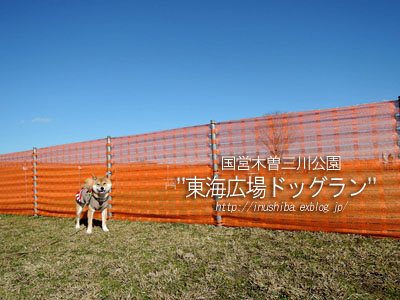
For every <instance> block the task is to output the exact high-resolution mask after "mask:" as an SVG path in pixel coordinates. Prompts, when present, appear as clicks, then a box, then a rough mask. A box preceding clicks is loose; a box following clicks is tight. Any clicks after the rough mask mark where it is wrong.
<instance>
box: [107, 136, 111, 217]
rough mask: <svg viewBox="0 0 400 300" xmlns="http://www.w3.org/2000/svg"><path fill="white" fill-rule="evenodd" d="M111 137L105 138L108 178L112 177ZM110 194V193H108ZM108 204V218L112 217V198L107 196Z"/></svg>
mask: <svg viewBox="0 0 400 300" xmlns="http://www.w3.org/2000/svg"><path fill="white" fill-rule="evenodd" d="M111 166H112V165H111V136H107V173H108V174H109V175H110V178H111V177H112V171H111ZM110 192H111V191H110ZM109 198H110V202H109V204H108V209H109V211H108V216H109V217H112V212H111V211H110V209H112V204H111V201H112V196H109Z"/></svg>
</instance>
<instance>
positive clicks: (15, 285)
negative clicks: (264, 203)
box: [0, 215, 400, 299]
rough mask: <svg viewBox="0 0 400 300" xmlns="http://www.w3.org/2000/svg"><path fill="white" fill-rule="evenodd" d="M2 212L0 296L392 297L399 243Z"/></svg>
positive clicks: (399, 268)
mask: <svg viewBox="0 0 400 300" xmlns="http://www.w3.org/2000/svg"><path fill="white" fill-rule="evenodd" d="M108 225H109V229H110V232H109V233H103V232H102V231H101V228H100V227H94V229H93V234H92V235H87V234H86V233H85V229H86V228H85V227H84V226H83V227H81V230H80V231H78V232H76V231H75V228H74V222H73V220H72V219H58V218H46V217H26V216H9V215H0V241H1V247H0V258H1V260H0V261H1V263H0V282H1V284H0V299H80V298H81V299H399V298H400V245H399V241H396V240H391V239H374V238H368V237H363V236H358V235H350V234H349V235H344V234H333V233H311V232H290V231H272V230H265V229H259V228H218V227H214V226H207V225H186V224H163V223H150V222H129V221H117V220H111V221H109V224H108Z"/></svg>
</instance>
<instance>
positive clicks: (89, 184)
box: [75, 173, 111, 234]
mask: <svg viewBox="0 0 400 300" xmlns="http://www.w3.org/2000/svg"><path fill="white" fill-rule="evenodd" d="M110 191H111V179H110V174H108V173H107V174H106V175H105V176H104V177H96V176H95V175H92V177H91V178H87V179H86V180H85V181H84V183H83V184H82V189H81V190H80V191H79V192H78V193H77V194H76V195H75V200H76V226H75V228H76V229H79V228H80V218H81V213H82V211H83V209H84V207H85V206H86V205H87V206H88V207H89V209H88V227H87V231H86V233H89V234H90V233H92V229H93V214H94V212H95V211H96V210H101V222H102V226H101V227H102V229H103V231H105V232H108V231H109V230H108V228H107V208H108V199H109V193H110Z"/></svg>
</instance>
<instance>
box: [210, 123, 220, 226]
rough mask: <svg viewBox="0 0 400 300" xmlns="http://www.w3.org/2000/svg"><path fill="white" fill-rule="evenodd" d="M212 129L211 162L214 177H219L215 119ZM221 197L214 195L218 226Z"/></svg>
mask: <svg viewBox="0 0 400 300" xmlns="http://www.w3.org/2000/svg"><path fill="white" fill-rule="evenodd" d="M210 129H211V135H210V137H211V164H212V170H213V178H215V179H218V177H219V174H218V151H217V128H216V126H215V121H214V120H211V122H210ZM220 199H221V198H220V197H219V196H214V201H215V202H214V205H215V223H216V225H217V226H222V216H221V206H220V205H219V204H218V201H219V200H220Z"/></svg>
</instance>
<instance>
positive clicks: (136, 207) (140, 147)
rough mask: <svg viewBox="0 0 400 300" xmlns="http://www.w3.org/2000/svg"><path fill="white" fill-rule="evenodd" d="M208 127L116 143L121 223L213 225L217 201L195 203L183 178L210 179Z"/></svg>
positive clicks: (116, 207)
mask: <svg viewBox="0 0 400 300" xmlns="http://www.w3.org/2000/svg"><path fill="white" fill-rule="evenodd" d="M209 143H210V138H209V126H208V125H204V126H195V127H187V128H181V129H174V130H168V131H161V132H155V133H150V134H141V135H134V136H126V137H119V138H113V139H112V174H113V175H112V180H113V190H114V193H113V200H112V209H111V211H112V213H113V216H114V217H115V218H117V219H129V220H142V221H157V222H185V223H202V224H213V223H214V218H213V216H214V214H215V211H214V209H213V206H212V204H213V200H212V199H211V198H207V197H205V198H201V199H193V198H191V197H186V196H187V195H188V192H187V187H186V184H184V180H185V179H184V178H190V177H194V176H197V177H204V178H205V177H211V174H212V170H211V167H210V146H209Z"/></svg>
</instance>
